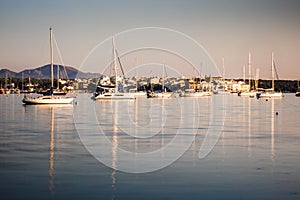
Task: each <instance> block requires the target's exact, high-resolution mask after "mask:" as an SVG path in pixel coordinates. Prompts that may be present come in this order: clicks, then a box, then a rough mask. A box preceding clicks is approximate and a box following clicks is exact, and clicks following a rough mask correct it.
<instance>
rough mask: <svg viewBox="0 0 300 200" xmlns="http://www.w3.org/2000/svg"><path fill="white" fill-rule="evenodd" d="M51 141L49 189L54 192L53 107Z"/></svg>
mask: <svg viewBox="0 0 300 200" xmlns="http://www.w3.org/2000/svg"><path fill="white" fill-rule="evenodd" d="M50 116H51V122H50V142H49V152H50V153H49V191H50V193H51V194H52V193H53V192H54V176H53V169H54V111H53V107H50Z"/></svg>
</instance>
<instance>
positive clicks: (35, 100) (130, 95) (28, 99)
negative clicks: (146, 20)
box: [0, 27, 300, 104]
mask: <svg viewBox="0 0 300 200" xmlns="http://www.w3.org/2000/svg"><path fill="white" fill-rule="evenodd" d="M49 30H50V65H51V67H50V69H51V88H49V90H48V91H47V92H44V93H42V94H36V93H35V94H29V95H27V94H26V95H24V98H23V99H22V102H23V103H24V104H71V103H72V102H74V98H75V96H74V95H70V94H68V93H61V92H57V91H55V90H54V89H53V88H54V87H53V86H54V83H53V81H54V74H53V42H52V41H53V39H52V37H53V33H52V28H51V27H50V29H49ZM112 49H113V51H112V52H113V60H112V62H111V68H112V70H113V71H114V73H115V74H114V75H113V76H111V77H108V76H105V75H102V76H101V77H100V78H99V80H98V83H97V85H96V89H95V91H94V92H93V94H92V96H91V99H93V100H122V99H129V100H130V99H136V98H138V97H147V98H161V99H169V98H175V97H182V98H185V97H193V98H203V97H210V96H212V95H213V94H214V95H215V94H219V95H226V94H232V93H233V91H229V90H228V89H227V88H226V84H224V83H226V81H225V80H224V74H223V75H222V79H221V80H219V82H218V83H217V84H215V85H214V87H211V86H210V87H208V88H207V87H203V82H201V77H199V78H198V79H199V80H198V83H197V87H189V88H185V89H183V90H182V89H179V90H178V89H177V90H174V89H173V90H172V89H170V88H169V87H166V86H165V84H166V79H165V76H164V72H165V64H164V65H163V69H162V72H163V75H162V78H161V87H160V89H159V90H154V89H153V88H152V86H151V84H149V85H150V87H148V88H146V87H144V90H143V91H138V90H137V85H138V83H137V82H136V88H135V89H132V88H131V89H128V88H126V84H125V80H126V78H125V74H124V70H123V69H122V65H121V62H120V58H119V57H118V53H117V49H116V44H115V39H114V37H112ZM117 61H119V62H117ZM117 63H119V65H120V66H119V67H120V68H121V72H122V75H118V73H117V72H118V69H117V68H118V64H117ZM251 67H252V60H251V53H250V52H249V56H248V68H249V81H248V83H249V85H248V87H245V88H246V89H243V90H239V91H235V93H237V95H238V96H241V97H250V98H254V97H256V98H257V99H261V98H282V97H284V95H283V93H282V92H277V91H275V81H274V79H275V74H276V76H277V78H278V75H277V70H276V68H275V62H274V53H273V52H272V54H271V76H272V87H271V88H267V89H263V88H255V87H254V86H253V85H251V82H252V80H251V71H252V70H251ZM222 71H223V72H224V59H223V60H222ZM204 84H206V83H204ZM243 84H244V85H245V83H243ZM298 88H299V89H298V91H297V93H296V96H297V97H299V96H300V87H299V83H298ZM0 92H1V93H2V92H3V91H2V90H1V91H0ZM3 93H4V92H3Z"/></svg>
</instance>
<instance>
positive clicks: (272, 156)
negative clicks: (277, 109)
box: [270, 99, 275, 161]
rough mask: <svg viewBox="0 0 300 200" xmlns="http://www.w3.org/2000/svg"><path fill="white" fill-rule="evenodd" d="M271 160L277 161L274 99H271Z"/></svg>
mask: <svg viewBox="0 0 300 200" xmlns="http://www.w3.org/2000/svg"><path fill="white" fill-rule="evenodd" d="M270 151H271V153H270V159H271V161H275V139H274V99H271V150H270Z"/></svg>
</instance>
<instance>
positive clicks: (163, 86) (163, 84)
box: [162, 63, 165, 92]
mask: <svg viewBox="0 0 300 200" xmlns="http://www.w3.org/2000/svg"><path fill="white" fill-rule="evenodd" d="M162 91H163V92H164V91H165V63H164V64H163V71H162Z"/></svg>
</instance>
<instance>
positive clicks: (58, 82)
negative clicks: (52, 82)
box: [57, 64, 59, 89]
mask: <svg viewBox="0 0 300 200" xmlns="http://www.w3.org/2000/svg"><path fill="white" fill-rule="evenodd" d="M57 89H59V64H58V65H57Z"/></svg>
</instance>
